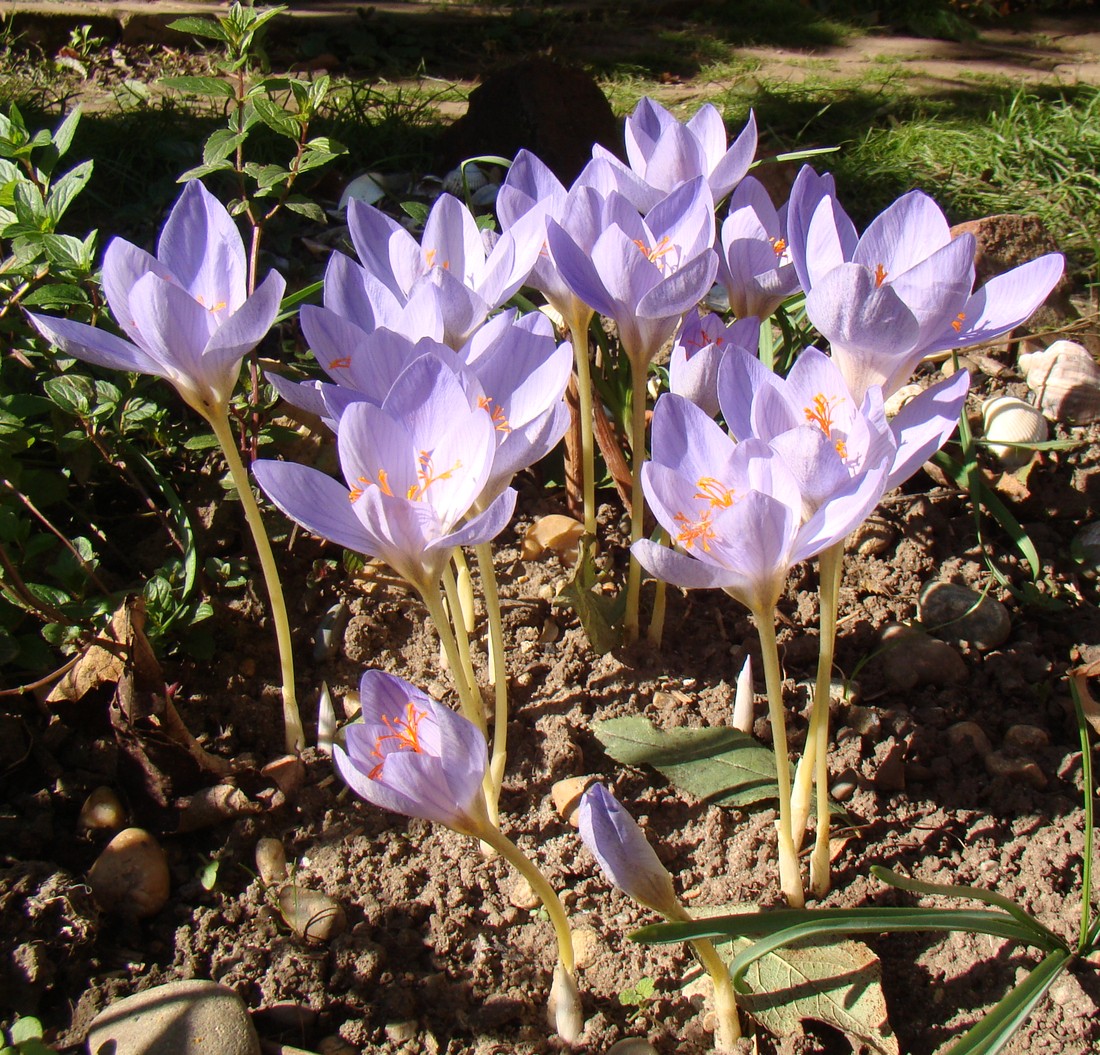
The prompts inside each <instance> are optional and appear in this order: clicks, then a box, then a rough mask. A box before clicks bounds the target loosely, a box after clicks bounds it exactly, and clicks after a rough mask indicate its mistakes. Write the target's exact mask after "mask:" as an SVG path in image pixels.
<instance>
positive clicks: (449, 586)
mask: <svg viewBox="0 0 1100 1055" xmlns="http://www.w3.org/2000/svg"><path fill="white" fill-rule="evenodd" d="M463 563H465V561H464V562H463ZM443 589H444V591H445V593H446V595H447V607H448V609H449V610H450V613H451V627H452V628H453V630H454V636H455V643H456V644H457V645H458V661H459V663H460V664H461V667H460V669H459V670H456V671H455V672H454V675H455V681H458V680H459V678H460V677H461V678H462V680H464V681H465V682H466V684H467V686H469V688H470V691H471V693H472V694H473V695H475V696H477V697H479V698H480V696H481V693H480V691H479V690H478V687H477V675H476V674H475V673H474V660H473V656H472V655H471V654H470V635H469V633H467V631H466V620H465V618H464V611H463V602H462V597H461V595H460V593H459V589H458V583H457V581H456V579H455V575H454V567H453V565H451V564H447V565H446V566H445V567H444V569H443ZM471 603H472V598H471Z"/></svg>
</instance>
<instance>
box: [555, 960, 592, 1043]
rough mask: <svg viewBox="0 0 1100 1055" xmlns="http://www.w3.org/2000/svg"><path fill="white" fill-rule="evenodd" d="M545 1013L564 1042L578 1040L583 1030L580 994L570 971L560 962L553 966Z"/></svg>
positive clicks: (575, 1041)
mask: <svg viewBox="0 0 1100 1055" xmlns="http://www.w3.org/2000/svg"><path fill="white" fill-rule="evenodd" d="M547 1014H548V1018H549V1022H550V1025H551V1026H552V1027H553V1029H554V1031H555V1032H556V1033H557V1035H558V1036H559V1037H561V1039H562V1040H564V1041H565V1043H566V1044H576V1043H577V1041H578V1040H580V1036H581V1033H583V1032H584V1012H583V1011H582V1009H581V994H580V991H579V990H578V989H577V983H576V981H575V980H574V978H573V974H572V972H571V971H569V970H568V968H566V966H565V964H563V963H561V962H559V963H558V965H557V966H556V967H555V968H554V982H553V984H552V985H551V986H550V1000H549V1002H548V1003H547Z"/></svg>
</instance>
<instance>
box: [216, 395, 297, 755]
mask: <svg viewBox="0 0 1100 1055" xmlns="http://www.w3.org/2000/svg"><path fill="white" fill-rule="evenodd" d="M207 421H208V422H209V423H210V427H211V428H212V429H213V430H214V436H215V438H216V439H217V441H218V443H219V444H220V445H221V449H222V454H223V456H224V457H225V462H226V465H227V466H228V467H229V475H230V477H231V479H232V480H233V485H234V487H236V489H237V494H238V495H239V496H240V500H241V506H242V508H243V509H244V516H245V520H246V521H247V522H248V526H249V529H250V530H251V531H252V541H253V543H254V544H255V546H256V553H257V554H258V555H259V558H260V568H261V569H262V570H263V575H264V582H265V583H266V585H267V596H268V602H269V603H270V605H271V618H272V621H273V622H274V623H275V640H276V642H277V643H278V646H279V667H280V673H281V676H282V682H283V684H282V691H283V725H284V731H285V736H286V749H287V751H290V752H296V751H300V750H301V749H302V748H303V747H305V745H306V737H305V731H304V730H303V729H302V719H301V716H300V715H299V713H298V698H297V694H296V691H295V687H294V649H293V644H292V642H291V639H290V619H289V617H288V615H287V610H286V600H285V598H284V597H283V587H282V583H281V582H280V581H279V568H278V565H277V564H276V563H275V554H274V553H272V551H271V542H270V540H269V539H268V537H267V529H266V528H265V527H264V521H263V517H262V516H261V515H260V507H259V506H258V505H257V504H256V497H255V495H253V493H252V482H251V480H249V478H248V472H247V471H246V469H245V467H244V464H243V462H242V461H241V456H240V454H239V453H238V452H237V441H236V439H235V438H234V436H233V430H232V429H231V428H230V426H229V412H228V410H227V409H226V408H225V407H224V406H223V407H221V408H220V409H218V410H214V411H211V412H210V415H209V417H207Z"/></svg>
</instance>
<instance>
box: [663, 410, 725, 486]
mask: <svg viewBox="0 0 1100 1055" xmlns="http://www.w3.org/2000/svg"><path fill="white" fill-rule="evenodd" d="M650 435H651V444H652V448H653V460H654V461H655V462H657V463H659V464H660V465H663V466H665V467H666V468H668V469H671V470H673V471H675V472H676V473H678V474H679V475H681V476H684V477H686V478H688V479H689V480H692V481H694V480H698V479H699V478H700V477H704V476H713V477H717V478H719V479H722V478H724V476H725V466H726V465H727V464H728V463H729V460H730V459H731V458H732V457H733V453H734V444H733V443H732V442H731V440H730V438H729V437H728V436H727V435H726V434H725V432H723V431H722V429H721V427H720V426H719V425H718V424H717V423H716V422H715V421H714V420H712V418H711V417H710V415H708V414H707V413H706V412H705V411H704V410H702V409H701V408H699V407H698V406H696V405H695V403H693V402H692V401H691V400H688V399H686V398H684V397H683V396H678V395H676V394H675V393H665V394H662V395H661V397H660V398H659V399H658V400H657V405H656V406H655V407H654V408H653V424H652V429H651V434H650Z"/></svg>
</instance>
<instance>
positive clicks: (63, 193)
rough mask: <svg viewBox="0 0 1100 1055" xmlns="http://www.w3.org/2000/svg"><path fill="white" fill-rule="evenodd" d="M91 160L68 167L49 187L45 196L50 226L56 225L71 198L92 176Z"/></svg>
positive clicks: (71, 201)
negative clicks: (74, 166) (71, 167)
mask: <svg viewBox="0 0 1100 1055" xmlns="http://www.w3.org/2000/svg"><path fill="white" fill-rule="evenodd" d="M92 167H93V166H92V162H90V161H85V162H82V163H81V164H79V165H77V166H76V168H73V169H70V170H69V171H68V172H66V173H65V175H64V176H62V177H61V179H59V180H58V181H57V182H56V183H55V184H54V185H53V186H52V187H51V188H50V191H49V194H48V195H47V197H46V214H47V216H49V218H50V220H51V222H52V226H54V227H56V226H57V224H58V221H60V219H61V217H62V216H63V215H64V214H65V210H66V209H68V207H69V206H70V205H71V204H72V203H73V199H74V198H75V197H76V196H77V195H78V194H79V193H80V192H81V191H82V190H83V189H84V187H85V185H86V184H87V182H88V180H89V179H91V178H92Z"/></svg>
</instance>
